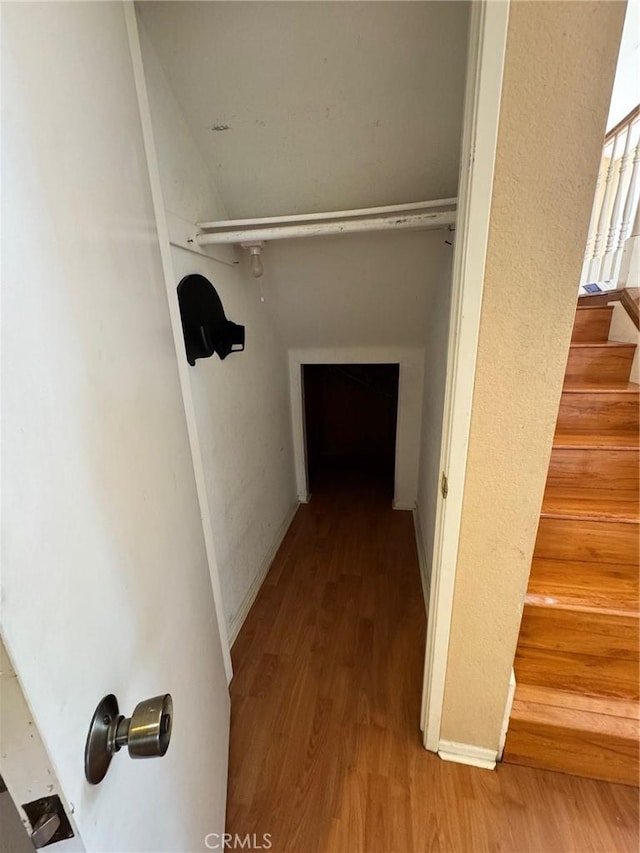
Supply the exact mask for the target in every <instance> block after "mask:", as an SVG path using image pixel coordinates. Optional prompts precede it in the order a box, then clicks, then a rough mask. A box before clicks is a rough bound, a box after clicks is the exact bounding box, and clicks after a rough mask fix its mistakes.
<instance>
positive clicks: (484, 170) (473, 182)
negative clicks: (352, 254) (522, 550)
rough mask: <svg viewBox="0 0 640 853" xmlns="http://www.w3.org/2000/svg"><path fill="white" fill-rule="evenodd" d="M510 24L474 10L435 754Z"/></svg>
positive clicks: (436, 633) (432, 730) (454, 299)
mask: <svg viewBox="0 0 640 853" xmlns="http://www.w3.org/2000/svg"><path fill="white" fill-rule="evenodd" d="M508 18H509V0H476V2H474V3H472V4H471V20H470V27H469V45H468V55H467V82H466V91H465V105H464V121H463V131H462V150H461V155H460V179H459V192H458V218H457V224H456V241H455V249H454V255H453V276H452V293H451V312H450V317H449V346H448V353H447V381H446V389H445V400H444V416H443V428H442V446H441V451H440V471H441V474H442V476H446V478H447V485H448V492H447V498H446V500H445V499H444V498H443V497H442V493H441V492H440V493H439V495H438V503H437V508H436V522H435V536H434V546H433V556H432V572H431V589H430V597H429V619H428V624H427V642H426V649H425V668H424V683H423V692H422V712H421V726H422V730H423V733H424V745H425V747H426V748H427V749H429V750H431V751H433V752H437V751H438V749H439V745H440V726H441V720H442V707H443V703H444V692H445V676H446V669H447V659H448V652H449V636H450V632H451V617H452V612H453V595H454V586H455V577H456V563H457V556H458V538H459V533H460V521H461V517H462V498H463V493H464V481H465V472H466V465H467V449H468V443H469V428H470V423H471V403H472V397H473V386H474V380H475V367H476V354H477V348H478V334H479V328H480V311H481V304H482V288H483V279H484V268H485V260H486V254H487V242H488V235H489V215H490V208H491V195H492V189H493V172H494V164H495V157H496V144H497V137H498V121H499V117H500V101H501V94H502V74H503V68H504V57H505V50H506V41H507V24H508Z"/></svg>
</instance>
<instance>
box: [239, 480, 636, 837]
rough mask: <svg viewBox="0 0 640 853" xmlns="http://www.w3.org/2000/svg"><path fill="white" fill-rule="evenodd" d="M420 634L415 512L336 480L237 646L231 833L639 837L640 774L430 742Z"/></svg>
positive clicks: (315, 505) (288, 544)
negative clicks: (497, 758)
mask: <svg viewBox="0 0 640 853" xmlns="http://www.w3.org/2000/svg"><path fill="white" fill-rule="evenodd" d="M424 641H425V615H424V603H423V598H422V591H421V587H420V578H419V571H418V564H417V557H416V550H415V540H414V533H413V524H412V518H411V513H408V512H394V511H393V510H392V509H391V507H390V499H389V497H388V496H387V495H386V494H385V493H384V491H383V490H382V489H381V488H379V487H378V486H377V485H376V484H375V483H374V482H370V483H364V484H363V483H362V482H360V484H359V483H358V482H357V481H356V480H354V479H348V478H347V479H346V480H345V481H344V482H331V483H327V484H325V485H324V487H323V488H321V489H319V490H317V491H316V493H315V494H314V496H313V499H312V501H311V503H310V504H309V505H307V506H302V507H300V509H299V511H298V513H297V516H296V518H295V520H294V522H293V524H292V527H291V529H290V531H289V533H288V535H287V537H286V539H285V541H284V543H283V546H282V548H281V549H280V552H279V553H278V556H277V557H276V560H275V562H274V564H273V566H272V568H271V570H270V572H269V574H268V576H267V579H266V581H265V583H264V585H263V587H262V589H261V591H260V593H259V595H258V598H257V600H256V602H255V604H254V606H253V608H252V610H251V612H250V613H249V616H248V617H247V620H246V622H245V624H244V626H243V628H242V630H241V632H240V635H239V637H238V639H237V641H236V643H235V645H234V648H233V664H234V670H235V676H234V679H233V682H232V684H231V704H232V722H231V751H230V767H229V794H228V806H227V832H229V833H238V834H239V835H241V836H244V835H246V834H247V833H257V834H258V835H261V834H262V833H269V834H270V836H271V843H272V845H273V846H272V848H271V849H272V850H273V851H274V853H314V851H327V853H338V851H345V853H358V851H366V853H378V851H379V853H391V851H398V853H412V851H423V850H434V851H456V853H477V852H478V851H485V850H486V851H513V853H516V851H518V853H524V851H550V853H551V852H552V853H565V851H580V853H582V852H583V851H602V853H619V852H620V851H634V853H635V851H637V849H638V835H637V826H638V804H637V791H636V790H634V789H633V788H631V787H626V786H621V785H613V784H609V783H605V782H597V781H593V780H587V779H579V778H576V777H572V776H566V775H564V774H561V773H552V772H548V771H541V770H535V769H532V768H528V767H517V766H507V765H500V766H499V767H498V769H497V770H496V771H495V772H491V771H487V770H479V769H475V768H470V767H465V766H463V765H460V764H450V763H447V762H445V761H442V760H441V759H439V758H438V757H437V756H435V755H433V754H431V753H428V752H426V751H425V750H424V748H423V747H422V745H421V735H420V731H419V711H420V692H421V681H422V665H423V654H424ZM258 840H259V839H258Z"/></svg>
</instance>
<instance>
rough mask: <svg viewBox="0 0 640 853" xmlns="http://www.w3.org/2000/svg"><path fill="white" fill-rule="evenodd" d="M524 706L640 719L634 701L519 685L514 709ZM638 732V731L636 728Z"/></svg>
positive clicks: (637, 707)
mask: <svg viewBox="0 0 640 853" xmlns="http://www.w3.org/2000/svg"><path fill="white" fill-rule="evenodd" d="M516 703H518V704H519V705H520V706H521V707H522V706H523V705H525V704H526V705H546V706H547V707H548V708H556V709H558V710H560V711H561V710H562V709H566V710H569V711H577V712H580V713H584V714H600V715H604V716H609V717H617V718H619V719H623V720H633V721H635V722H636V723H637V722H638V719H639V717H640V704H639V703H638V702H636V701H635V700H634V699H619V698H616V697H613V696H590V695H588V694H586V693H571V692H570V691H568V690H555V689H554V688H552V687H539V686H538V685H536V684H526V683H518V684H517V685H516V692H515V696H514V700H513V704H514V707H515V705H516ZM635 731H636V732H638V729H637V727H636V729H635Z"/></svg>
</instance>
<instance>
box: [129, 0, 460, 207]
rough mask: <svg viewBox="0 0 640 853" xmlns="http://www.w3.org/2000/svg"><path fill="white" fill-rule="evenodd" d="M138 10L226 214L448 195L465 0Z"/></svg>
mask: <svg viewBox="0 0 640 853" xmlns="http://www.w3.org/2000/svg"><path fill="white" fill-rule="evenodd" d="M138 7H139V11H140V14H141V17H142V20H143V23H144V26H145V28H146V29H147V31H148V33H149V35H150V37H151V39H152V41H153V43H154V45H155V48H156V51H157V53H158V56H159V59H160V62H161V63H162V65H163V67H164V70H165V73H166V75H167V77H168V80H169V83H170V85H171V87H172V89H173V91H174V94H175V96H176V98H177V100H178V102H179V103H180V105H181V108H182V110H183V112H184V116H185V119H186V121H187V123H188V125H189V127H190V129H191V132H192V134H193V136H194V139H195V141H196V144H197V146H198V147H199V149H200V151H201V152H202V155H203V156H204V159H205V161H206V163H207V165H208V167H209V170H210V172H211V175H212V178H213V181H214V182H215V184H216V186H217V189H218V191H219V192H220V195H221V196H222V199H223V201H224V203H225V206H226V208H227V211H228V213H229V215H230V216H232V217H236V218H237V217H249V216H270V215H281V214H287V213H306V212H315V211H323V210H340V209H346V208H354V207H370V206H375V205H382V204H396V203H402V202H410V201H421V200H424V199H428V198H442V197H447V196H452V195H456V186H457V172H458V158H459V153H460V135H461V127H462V102H463V88H464V75H465V55H466V39H467V20H468V13H469V6H468V3H464V2H451V1H449V2H217V0H210V2H143V3H140V4H138Z"/></svg>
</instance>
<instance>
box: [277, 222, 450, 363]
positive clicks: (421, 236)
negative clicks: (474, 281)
mask: <svg viewBox="0 0 640 853" xmlns="http://www.w3.org/2000/svg"><path fill="white" fill-rule="evenodd" d="M451 239H452V237H451V236H450V233H449V232H448V231H445V230H441V231H393V232H382V233H378V234H351V235H348V236H345V235H340V236H336V237H315V238H310V239H306V240H274V241H273V242H271V243H268V244H267V247H266V249H265V251H264V257H263V262H264V267H265V274H264V284H263V287H264V291H265V298H266V299H267V301H268V302H269V304H270V305H271V306H272V307H273V312H274V315H275V316H276V318H277V322H278V325H279V327H280V329H281V332H282V336H283V338H284V340H285V342H286V344H287V346H288V347H290V348H300V347H349V346H423V345H424V342H425V335H426V333H427V318H428V314H429V312H430V310H431V308H430V305H431V300H432V297H433V293H434V290H435V288H436V287H438V286H439V285H440V282H439V279H438V271H439V268H440V260H439V258H440V256H441V255H444V256H446V254H447V253H448V252H449V250H450V246H447V245H446V244H445V240H451Z"/></svg>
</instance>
